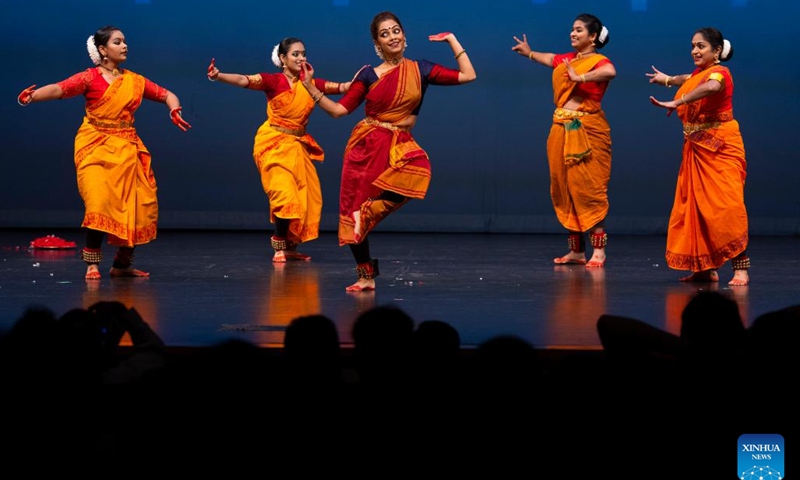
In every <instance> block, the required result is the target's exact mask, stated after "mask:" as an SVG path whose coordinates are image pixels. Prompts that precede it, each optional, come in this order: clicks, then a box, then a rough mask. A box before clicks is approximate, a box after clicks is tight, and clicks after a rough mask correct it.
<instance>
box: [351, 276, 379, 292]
mask: <svg viewBox="0 0 800 480" xmlns="http://www.w3.org/2000/svg"><path fill="white" fill-rule="evenodd" d="M374 290H375V279H372V278H359V279H358V281H357V282H356V283H354V284H352V285H350V286H349V287H347V288H345V289H344V291H345V292H371V291H374Z"/></svg>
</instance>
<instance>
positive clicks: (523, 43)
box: [511, 33, 531, 57]
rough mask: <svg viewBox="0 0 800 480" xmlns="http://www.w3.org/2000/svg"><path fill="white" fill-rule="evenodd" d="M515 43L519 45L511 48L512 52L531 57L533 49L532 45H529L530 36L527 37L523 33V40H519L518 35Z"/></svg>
mask: <svg viewBox="0 0 800 480" xmlns="http://www.w3.org/2000/svg"><path fill="white" fill-rule="evenodd" d="M514 41H515V42H517V44H516V45H514V46H513V47H511V50H512V51H514V52H517V53H519V54H520V55H524V56H526V57H527V56H528V55H530V53H531V47H530V45H528V36H527V35H525V34H524V33H523V34H522V40H520V39H519V38H517V36H516V35H514Z"/></svg>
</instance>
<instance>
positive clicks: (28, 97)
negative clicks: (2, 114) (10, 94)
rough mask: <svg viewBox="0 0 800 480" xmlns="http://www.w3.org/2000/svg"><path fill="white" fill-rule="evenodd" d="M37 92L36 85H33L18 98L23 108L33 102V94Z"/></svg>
mask: <svg viewBox="0 0 800 480" xmlns="http://www.w3.org/2000/svg"><path fill="white" fill-rule="evenodd" d="M35 90H36V85H31V86H30V87H28V88H26V89H25V90H23V91H22V92H20V94H19V96H17V103H19V104H20V105H22V106H23V107H24V106H25V105H27V104H29V103H31V102H32V101H33V92H34V91H35Z"/></svg>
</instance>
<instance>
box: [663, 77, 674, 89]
mask: <svg viewBox="0 0 800 480" xmlns="http://www.w3.org/2000/svg"><path fill="white" fill-rule="evenodd" d="M670 78H672V77H670V76H669V75H667V78H665V79H664V86H665V87H667V88H670V87H672V85H670V84H669V79H670Z"/></svg>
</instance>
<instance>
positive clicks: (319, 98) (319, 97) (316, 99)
mask: <svg viewBox="0 0 800 480" xmlns="http://www.w3.org/2000/svg"><path fill="white" fill-rule="evenodd" d="M324 96H325V92H322V91H320V92H319V95H318V96H316V97H311V99H312V100H314V103H319V101H320V100H322V97H324Z"/></svg>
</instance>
